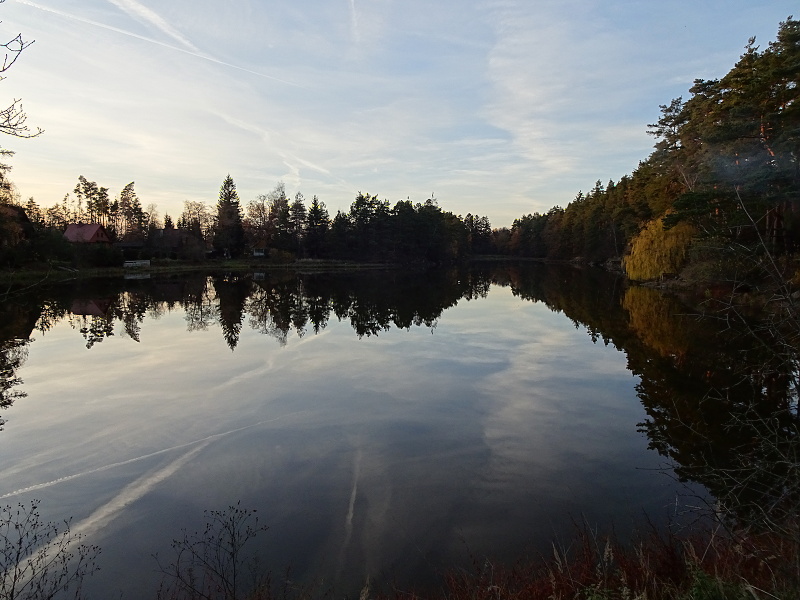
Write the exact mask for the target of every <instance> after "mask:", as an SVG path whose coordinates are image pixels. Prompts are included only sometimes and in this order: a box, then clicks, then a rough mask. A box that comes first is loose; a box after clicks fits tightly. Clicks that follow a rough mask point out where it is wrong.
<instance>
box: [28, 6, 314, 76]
mask: <svg viewBox="0 0 800 600" xmlns="http://www.w3.org/2000/svg"><path fill="white" fill-rule="evenodd" d="M15 2H18V3H19V4H24V5H26V6H30V7H31V8H35V9H37V10H41V11H44V12H48V13H51V14H54V15H58V16H59V17H63V18H65V19H71V20H73V21H77V22H79V23H84V24H86V25H92V26H93V27H100V28H101V29H105V30H107V31H113V32H115V33H119V34H121V35H125V36H128V37H132V38H135V39H137V40H142V41H143V42H149V43H151V44H156V45H158V46H162V47H164V48H169V49H170V50H175V51H177V52H183V53H184V54H189V55H191V56H196V57H197V58H201V59H203V60H207V61H209V62H212V63H215V64H218V65H221V66H223V67H230V68H231V69H236V70H238V71H243V72H245V73H249V74H251V75H256V76H258V77H263V78H264V79H271V80H272V81H279V82H280V83H285V84H287V85H292V86H296V87H303V86H301V85H300V84H298V83H295V82H292V81H288V80H286V79H281V78H280V77H273V76H272V75H267V74H265V73H259V72H258V71H253V70H251V69H247V68H245V67H241V66H239V65H234V64H232V63H229V62H225V61H223V60H219V59H217V58H214V57H213V56H208V55H207V54H203V53H202V52H199V51H197V50H196V49H192V48H194V47H193V46H192V47H191V48H182V47H179V46H173V45H172V44H167V43H165V42H161V41H159V40H156V39H153V38H150V37H147V36H144V35H139V34H137V33H133V32H132V31H127V30H125V29H120V28H119V27H114V26H113V25H107V24H105V23H100V22H98V21H93V20H92V19H86V18H84V17H78V16H76V15H73V14H70V13H67V12H64V11H61V10H57V9H55V8H50V7H49V6H42V5H41V4H37V3H35V2H31V1H30V0H15ZM115 4H117V3H116V2H115ZM153 14H155V13H153ZM156 16H157V15H156ZM187 43H189V44H191V43H190V42H188V41H187Z"/></svg>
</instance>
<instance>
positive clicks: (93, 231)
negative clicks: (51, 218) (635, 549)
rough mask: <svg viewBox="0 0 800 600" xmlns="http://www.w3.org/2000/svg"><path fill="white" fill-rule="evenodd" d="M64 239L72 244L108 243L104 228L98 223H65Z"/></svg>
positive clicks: (109, 238)
mask: <svg viewBox="0 0 800 600" xmlns="http://www.w3.org/2000/svg"><path fill="white" fill-rule="evenodd" d="M64 239H66V240H67V241H68V242H72V243H73V244H110V243H111V237H109V235H108V232H107V231H106V228H105V227H103V226H102V225H100V223H72V224H70V225H67V230H66V231H65V232H64Z"/></svg>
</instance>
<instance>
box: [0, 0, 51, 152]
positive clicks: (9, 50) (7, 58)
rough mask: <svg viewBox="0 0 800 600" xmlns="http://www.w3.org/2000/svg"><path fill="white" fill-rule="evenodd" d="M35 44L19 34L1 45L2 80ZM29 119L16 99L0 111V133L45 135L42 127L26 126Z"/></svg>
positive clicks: (0, 68)
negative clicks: (31, 127) (20, 57)
mask: <svg viewBox="0 0 800 600" xmlns="http://www.w3.org/2000/svg"><path fill="white" fill-rule="evenodd" d="M5 1H6V0H0V4H2V3H3V2H5ZM33 42H34V40H31V41H29V42H26V41H25V40H23V39H22V34H21V33H19V34H17V36H16V37H14V38H13V39H11V40H10V41H8V42H6V43H4V44H0V54H2V55H3V56H2V59H0V80H3V79H5V76H4V75H3V73H5V72H6V71H8V70H9V69H10V68H11V67H12V65H13V64H14V63H15V62H17V59H18V58H19V56H20V54H22V51H23V50H25V48H27V47H28V46H30V45H31V44H32V43H33ZM27 119H28V116H27V115H26V114H25V111H24V110H23V109H22V100H21V99H19V98H14V101H13V102H12V103H11V104H10V105H9V106H7V107H6V108H4V109H2V110H0V132H1V133H5V134H8V135H13V136H15V137H21V138H32V137H36V136H37V135H40V134H41V133H43V131H44V130H43V129H42V128H41V127H37V128H36V129H35V130H31V129H30V127H28V125H26V124H25V121H27Z"/></svg>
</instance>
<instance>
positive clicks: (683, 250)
mask: <svg viewBox="0 0 800 600" xmlns="http://www.w3.org/2000/svg"><path fill="white" fill-rule="evenodd" d="M696 233H697V231H696V229H695V228H694V227H693V226H692V225H690V224H689V223H685V222H684V223H679V224H678V225H676V226H675V227H672V228H671V229H668V230H666V231H665V230H664V222H663V217H659V218H658V219H654V220H652V221H650V222H649V223H648V224H647V225H646V226H645V227H644V229H642V230H641V231H640V232H639V233H638V235H637V236H636V237H635V238H634V239H633V242H631V252H630V254H629V255H628V256H626V257H625V259H624V260H623V263H622V264H623V268H624V269H625V273H626V274H627V275H628V277H629V278H630V279H632V280H634V281H644V280H647V279H657V278H658V277H661V276H662V275H663V274H665V273H677V272H678V271H680V269H681V267H682V266H683V264H684V262H685V261H686V254H687V252H688V250H689V244H690V243H691V241H692V239H693V238H694V237H695V235H696Z"/></svg>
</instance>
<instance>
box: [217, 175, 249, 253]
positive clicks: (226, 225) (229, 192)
mask: <svg viewBox="0 0 800 600" xmlns="http://www.w3.org/2000/svg"><path fill="white" fill-rule="evenodd" d="M213 244H214V249H215V250H217V251H218V252H220V253H221V254H222V255H223V256H225V257H226V258H231V257H235V256H239V255H240V254H241V253H242V252H243V251H244V227H243V225H242V210H241V207H240V206H239V194H238V193H237V192H236V184H235V183H234V182H233V178H232V177H231V176H230V174H228V176H227V177H226V178H225V180H224V181H223V182H222V186H221V187H220V189H219V200H218V202H217V219H216V223H215V225H214V242H213Z"/></svg>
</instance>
